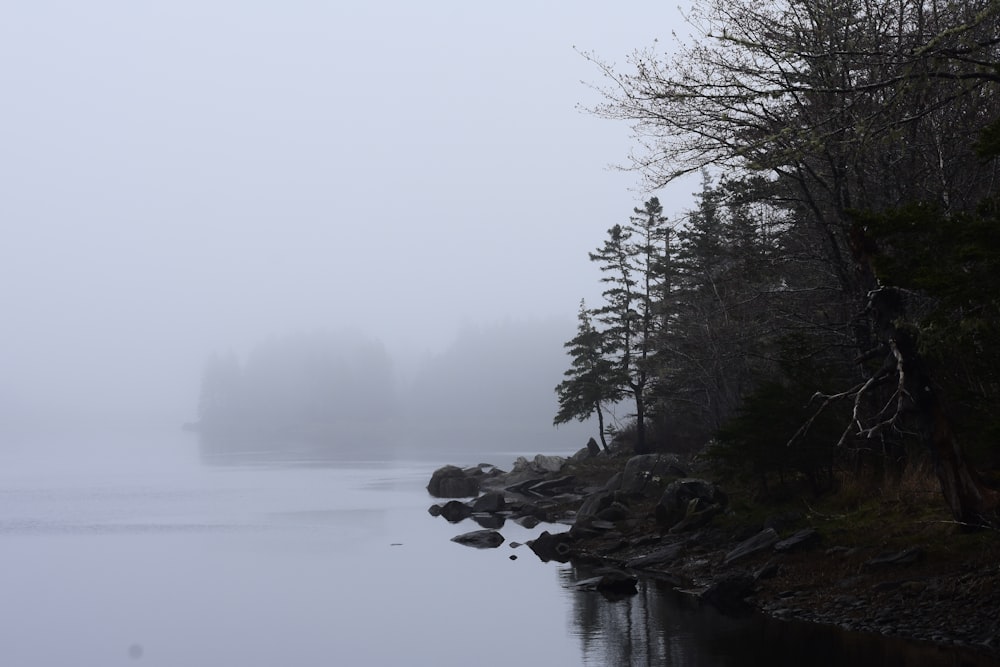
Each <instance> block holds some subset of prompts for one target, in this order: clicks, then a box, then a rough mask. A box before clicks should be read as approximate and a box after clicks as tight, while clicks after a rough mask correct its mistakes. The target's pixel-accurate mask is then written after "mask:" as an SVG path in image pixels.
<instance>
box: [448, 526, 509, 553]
mask: <svg viewBox="0 0 1000 667" xmlns="http://www.w3.org/2000/svg"><path fill="white" fill-rule="evenodd" d="M451 541H452V542H458V543H459V544H463V545H465V546H467V547H475V548H477V549H496V548H497V547H498V546H500V545H501V544H503V535H501V534H500V533H498V532H497V531H495V530H474V531H472V532H471V533H462V534H461V535H456V536H455V537H453V538H451Z"/></svg>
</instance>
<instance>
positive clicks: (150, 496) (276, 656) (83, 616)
mask: <svg viewBox="0 0 1000 667" xmlns="http://www.w3.org/2000/svg"><path fill="white" fill-rule="evenodd" d="M126 458H127V457H126ZM475 458H476V459H477V460H478V457H475ZM513 458H514V455H511V456H510V461H506V460H504V461H500V460H498V461H496V462H497V463H499V464H501V465H509V463H510V462H511V461H512V460H513ZM83 461H84V459H82V458H79V457H78V458H77V459H76V464H71V463H69V462H66V461H53V460H51V459H50V460H49V461H48V463H47V464H46V465H40V464H39V463H38V462H35V463H33V464H28V463H25V462H24V461H18V462H15V463H12V464H9V465H5V466H4V468H3V471H2V472H0V554H2V556H0V558H2V563H3V567H0V591H2V600H0V664H3V665H12V666H23V667H28V666H33V665H40V666H61V665H74V666H75V665H95V666H96V665H100V666H113V665H130V666H132V667H136V666H138V665H142V666H150V667H151V666H154V665H163V666H171V667H172V666H186V667H194V666H200V665H205V666H208V665H211V666H213V667H218V666H226V665H233V666H236V665H239V666H241V667H256V666H259V667H263V666H279V665H302V666H311V665H316V666H319V665H324V666H329V665H441V666H448V665H455V666H459V665H462V666H465V665H473V664H475V665H487V666H491V665H545V666H561V665H567V666H568V665H595V666H596V665H619V664H622V665H627V664H634V665H708V666H713V665H719V666H733V665H758V664H797V665H801V664H811V665H840V664H851V665H852V666H853V667H862V666H864V665H904V664H921V665H934V664H940V665H946V664H948V665H950V664H958V663H957V662H955V656H954V655H953V654H950V653H948V652H945V651H939V650H937V649H926V648H923V647H918V646H915V645H913V644H907V643H903V642H896V641H886V640H883V639H881V638H877V637H870V636H865V635H857V634H852V633H843V632H839V631H835V630H832V629H828V628H818V627H815V626H807V625H796V624H791V623H783V622H777V621H767V620H764V619H762V618H759V617H751V618H748V619H733V618H729V617H726V616H723V615H721V614H718V613H716V612H715V611H714V610H712V609H711V608H708V607H703V606H700V605H698V604H697V603H696V602H694V601H693V600H691V599H690V598H688V597H686V596H683V595H680V594H676V593H673V592H671V591H668V590H663V589H661V588H659V587H657V586H656V585H655V584H652V583H644V584H642V585H641V586H640V594H639V595H638V596H634V597H632V598H631V599H629V600H624V601H619V602H609V601H607V600H605V599H604V598H603V597H601V596H600V595H599V594H597V593H590V592H582V591H577V590H575V589H574V588H573V583H574V582H575V581H576V580H577V579H579V578H586V577H587V576H590V573H589V572H586V571H578V570H577V569H575V568H574V567H572V566H570V565H559V564H554V563H541V562H540V561H539V560H538V559H537V558H535V556H534V554H532V553H531V551H530V550H528V548H527V547H519V548H512V547H511V546H510V543H511V542H513V541H516V542H524V541H526V540H528V539H531V538H532V537H534V536H536V535H537V534H538V533H540V532H541V531H542V530H543V529H544V528H545V526H539V527H537V528H535V529H533V530H526V529H524V528H521V527H520V526H517V525H515V524H512V523H508V524H507V525H506V526H505V527H504V528H503V529H502V530H501V532H502V533H503V535H504V536H505V538H506V539H507V542H506V543H505V544H503V545H502V546H501V547H499V548H498V549H493V550H477V549H472V548H468V547H464V546H461V545H458V544H456V543H453V542H451V541H450V538H451V537H453V536H454V535H457V534H459V533H461V532H465V531H468V530H474V529H477V528H478V526H476V525H475V524H471V523H468V522H466V523H462V524H458V525H451V524H448V523H447V522H446V521H444V520H443V519H440V518H434V517H432V516H430V515H429V514H428V513H427V508H428V507H429V506H430V505H431V504H432V503H433V502H435V500H434V499H432V498H430V497H429V496H428V495H427V492H426V490H425V489H424V487H425V485H426V484H427V481H428V479H429V478H430V474H431V472H432V471H433V470H434V469H435V468H436V467H437V466H438V465H441V464H442V463H443V462H441V461H424V462H415V461H394V462H352V463H344V464H340V465H336V466H327V467H321V468H311V467H266V468H265V467H252V466H243V467H233V468H221V467H214V468H209V467H202V466H199V465H198V464H197V463H196V461H197V457H196V456H191V457H190V461H186V460H184V459H183V457H181V458H177V457H174V458H172V459H170V461H168V462H167V463H164V461H162V460H160V459H158V458H157V457H151V458H149V459H144V458H142V457H137V458H135V459H134V460H126V462H125V463H124V464H122V465H114V466H112V467H111V468H110V469H109V468H106V467H103V466H101V465H100V464H99V463H97V462H94V461H90V464H84V463H83ZM456 462H458V463H468V462H462V461H456ZM469 462H471V461H469ZM512 556H516V557H517V558H516V559H513V560H512V559H511V557H512Z"/></svg>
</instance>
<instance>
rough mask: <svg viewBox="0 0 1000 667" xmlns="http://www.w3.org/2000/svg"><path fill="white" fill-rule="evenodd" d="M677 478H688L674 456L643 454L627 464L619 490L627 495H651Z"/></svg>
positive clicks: (678, 460) (631, 459) (634, 457)
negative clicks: (668, 481)
mask: <svg viewBox="0 0 1000 667" xmlns="http://www.w3.org/2000/svg"><path fill="white" fill-rule="evenodd" d="M677 477H687V472H686V471H685V470H684V468H682V467H681V462H680V459H678V458H677V457H676V456H674V455H673V454H641V455H639V456H633V457H632V458H630V459H629V460H628V461H627V462H626V463H625V468H623V469H622V478H621V484H620V486H619V488H620V489H621V490H622V491H624V492H625V493H641V494H646V495H651V494H654V493H659V491H660V489H662V488H663V484H665V483H666V481H667V480H670V479H673V478H677Z"/></svg>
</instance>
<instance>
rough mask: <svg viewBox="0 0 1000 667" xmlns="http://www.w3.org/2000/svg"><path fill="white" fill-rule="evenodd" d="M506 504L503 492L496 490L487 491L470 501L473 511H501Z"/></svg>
mask: <svg viewBox="0 0 1000 667" xmlns="http://www.w3.org/2000/svg"><path fill="white" fill-rule="evenodd" d="M506 506H507V501H506V500H504V497H503V494H502V493H498V492H496V491H488V492H486V493H484V494H483V495H481V496H479V497H478V498H476V500H475V502H474V503H472V511H473V512H502V511H503V510H504V508H506Z"/></svg>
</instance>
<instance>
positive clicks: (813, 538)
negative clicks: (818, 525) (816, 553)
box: [774, 528, 819, 553]
mask: <svg viewBox="0 0 1000 667" xmlns="http://www.w3.org/2000/svg"><path fill="white" fill-rule="evenodd" d="M817 542H819V533H817V532H816V531H815V530H814V529H813V528H803V529H802V530H800V531H798V532H796V533H795V534H794V535H792V536H791V537H789V538H787V539H784V540H781V541H779V542H776V543H775V545H774V550H775V551H778V552H781V553H788V552H791V551H795V550H797V549H805V548H807V547H811V546H813V545H814V544H816V543H817Z"/></svg>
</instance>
